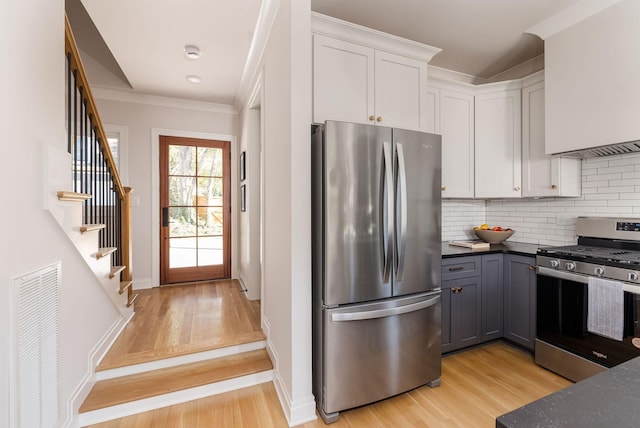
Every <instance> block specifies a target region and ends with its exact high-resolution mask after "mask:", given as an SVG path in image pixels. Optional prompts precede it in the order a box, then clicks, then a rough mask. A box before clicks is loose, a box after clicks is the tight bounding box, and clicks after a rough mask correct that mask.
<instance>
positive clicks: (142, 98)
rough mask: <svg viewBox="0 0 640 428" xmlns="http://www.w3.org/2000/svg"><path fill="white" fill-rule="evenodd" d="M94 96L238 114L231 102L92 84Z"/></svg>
mask: <svg viewBox="0 0 640 428" xmlns="http://www.w3.org/2000/svg"><path fill="white" fill-rule="evenodd" d="M91 92H92V93H93V96H94V98H96V99H99V100H108V101H119V102H123V103H131V104H145V105H153V106H158V107H171V108H179V109H185V110H198V111H207V112H212V113H224V114H238V110H236V108H235V107H234V106H232V105H229V104H218V103H209V102H206V101H196V100H187V99H183V98H171V97H161V96H158V95H147V94H139V93H135V92H132V91H127V90H121V89H112V88H105V87H100V86H92V87H91Z"/></svg>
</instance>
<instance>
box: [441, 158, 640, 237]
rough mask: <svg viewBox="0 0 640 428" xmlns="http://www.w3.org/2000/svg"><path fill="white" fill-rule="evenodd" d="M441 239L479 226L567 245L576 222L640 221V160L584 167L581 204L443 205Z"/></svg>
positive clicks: (481, 202) (598, 161) (561, 200)
mask: <svg viewBox="0 0 640 428" xmlns="http://www.w3.org/2000/svg"><path fill="white" fill-rule="evenodd" d="M442 206H443V210H442V218H443V228H442V231H443V233H442V239H443V240H445V241H447V240H452V239H468V238H471V237H472V234H471V232H470V231H471V229H472V228H473V227H474V226H477V225H479V224H481V223H484V222H486V223H489V224H490V225H500V226H502V227H511V228H512V229H514V230H516V233H515V235H513V237H511V238H510V240H511V241H518V242H526V243H531V244H539V245H568V244H574V243H575V242H576V240H577V236H576V235H575V221H576V218H577V217H578V216H592V217H595V216H603V217H635V218H640V154H629V155H615V156H606V157H601V158H592V159H585V160H583V161H582V196H581V197H579V198H548V199H512V200H487V201H484V200H477V201H476V200H468V201H464V200H445V201H443V204H442Z"/></svg>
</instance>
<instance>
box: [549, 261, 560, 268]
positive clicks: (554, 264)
mask: <svg viewBox="0 0 640 428" xmlns="http://www.w3.org/2000/svg"><path fill="white" fill-rule="evenodd" d="M549 265H551V267H552V268H557V267H558V266H560V262H559V261H557V260H551V261H549Z"/></svg>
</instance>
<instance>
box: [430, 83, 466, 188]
mask: <svg viewBox="0 0 640 428" xmlns="http://www.w3.org/2000/svg"><path fill="white" fill-rule="evenodd" d="M439 110H440V127H439V128H440V131H439V132H440V134H441V135H442V197H443V198H473V196H474V170H475V160H474V155H473V153H474V104H473V95H467V94H462V93H457V92H452V91H447V90H444V89H442V90H440V109H439Z"/></svg>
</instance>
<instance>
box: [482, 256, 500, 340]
mask: <svg viewBox="0 0 640 428" xmlns="http://www.w3.org/2000/svg"><path fill="white" fill-rule="evenodd" d="M502 261H503V257H502V254H487V255H484V256H482V341H483V342H486V341H489V340H494V339H500V338H501V337H502V331H503V330H502V327H503V301H504V297H503V283H504V281H503V273H504V269H503V267H502Z"/></svg>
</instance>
